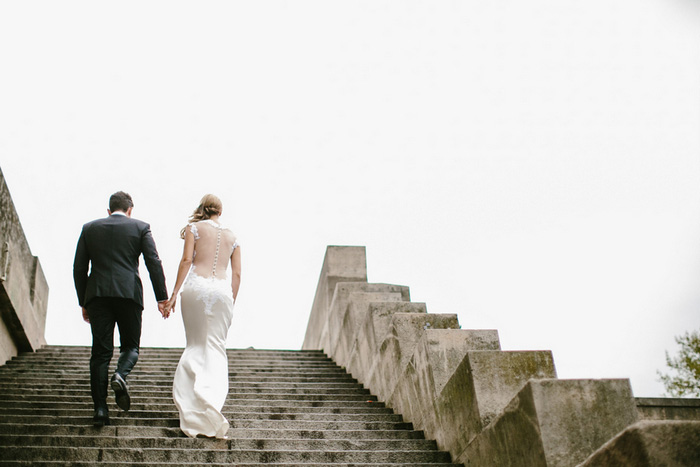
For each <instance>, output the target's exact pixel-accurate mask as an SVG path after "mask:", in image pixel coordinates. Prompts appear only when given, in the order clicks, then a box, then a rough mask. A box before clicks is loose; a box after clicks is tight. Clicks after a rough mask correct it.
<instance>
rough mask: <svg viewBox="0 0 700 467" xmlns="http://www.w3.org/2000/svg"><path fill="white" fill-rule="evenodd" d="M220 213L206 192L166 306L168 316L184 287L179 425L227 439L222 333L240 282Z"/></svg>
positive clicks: (237, 255) (186, 234) (176, 389)
mask: <svg viewBox="0 0 700 467" xmlns="http://www.w3.org/2000/svg"><path fill="white" fill-rule="evenodd" d="M221 212H222V204H221V200H219V198H217V197H216V196H214V195H205V196H204V197H203V198H202V201H201V202H200V204H199V206H198V207H197V209H195V211H194V213H193V214H192V217H191V218H190V220H189V223H188V224H187V226H186V227H185V228H183V229H182V231H181V232H180V236H181V237H182V238H183V239H184V240H185V247H184V251H183V253H182V259H181V260H180V265H179V267H178V270H177V280H176V281H175V288H174V289H173V294H172V296H171V297H170V300H168V302H167V304H166V313H167V314H168V315H169V314H170V312H171V311H172V309H173V307H174V306H175V302H176V301H177V293H178V292H179V291H180V288H182V294H181V295H180V296H181V297H182V303H181V305H180V306H181V309H182V321H183V322H184V324H185V335H186V337H187V346H186V347H185V351H184V352H183V353H182V357H180V363H178V365H177V370H175V379H174V381H173V399H174V400H175V405H176V406H177V409H178V411H179V412H180V429H181V430H182V431H183V432H184V433H185V434H186V435H187V436H189V437H192V438H194V437H196V436H198V435H201V436H207V437H216V438H225V437H226V432H227V431H228V428H229V423H228V421H227V420H226V418H225V417H224V416H223V414H222V413H221V409H222V407H223V406H224V402H225V400H226V395H227V394H228V359H227V357H226V335H227V334H228V329H229V327H230V326H231V319H232V316H233V303H234V301H235V300H236V296H237V295H238V288H239V286H240V283H241V248H240V246H238V242H237V241H236V237H235V236H234V235H233V232H231V230H229V229H228V228H226V227H223V226H222V225H221V224H220V223H219V216H221ZM229 263H230V264H231V270H232V274H231V278H230V279H229V278H228V275H227V270H228V265H229ZM166 317H167V315H166Z"/></svg>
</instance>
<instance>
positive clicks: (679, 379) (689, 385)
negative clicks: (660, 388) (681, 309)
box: [658, 331, 700, 397]
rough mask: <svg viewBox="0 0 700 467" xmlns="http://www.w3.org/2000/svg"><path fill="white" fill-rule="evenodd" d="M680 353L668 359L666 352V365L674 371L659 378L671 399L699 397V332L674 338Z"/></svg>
mask: <svg viewBox="0 0 700 467" xmlns="http://www.w3.org/2000/svg"><path fill="white" fill-rule="evenodd" d="M675 339H676V343H677V344H678V345H680V347H681V348H680V352H679V353H678V355H677V356H675V357H673V358H672V357H670V356H669V355H668V352H666V365H667V366H668V367H669V368H670V369H671V370H674V372H672V373H671V374H667V375H664V374H662V373H661V372H658V373H659V377H660V379H661V382H662V383H663V384H664V386H665V387H666V393H667V394H668V395H670V396H672V397H684V396H685V397H700V331H694V332H686V333H685V334H684V335H682V336H676V338H675Z"/></svg>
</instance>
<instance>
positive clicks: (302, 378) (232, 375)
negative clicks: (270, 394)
mask: <svg viewBox="0 0 700 467" xmlns="http://www.w3.org/2000/svg"><path fill="white" fill-rule="evenodd" d="M2 368H4V367H2ZM2 368H0V381H2V380H6V379H11V378H16V379H22V378H39V379H51V378H72V379H76V380H86V379H87V380H89V376H88V375H87V374H86V368H76V369H72V370H65V369H63V370H55V369H42V370H41V373H37V371H36V370H25V369H24V368H22V369H21V370H20V369H18V370H17V371H11V372H10V371H2ZM109 373H110V374H111V373H114V370H112V371H110V372H109ZM174 376H175V371H174V370H173V371H160V372H156V371H151V372H148V373H146V372H143V371H141V369H140V368H137V369H136V370H134V372H132V373H131V374H130V375H129V380H132V381H134V380H136V381H140V380H153V381H158V380H168V381H172V380H173V377H174ZM228 376H229V379H230V380H234V379H235V380H237V381H248V380H250V381H280V382H282V381H290V382H324V381H328V382H334V381H339V382H357V380H356V379H355V378H353V377H352V376H350V375H349V374H347V373H346V372H344V371H342V370H337V371H323V372H305V373H303V374H299V372H280V371H274V372H273V371H267V370H264V371H262V370H261V371H237V372H229V374H228Z"/></svg>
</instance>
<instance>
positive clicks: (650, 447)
mask: <svg viewBox="0 0 700 467" xmlns="http://www.w3.org/2000/svg"><path fill="white" fill-rule="evenodd" d="M698 465H700V422H698V421H641V422H638V423H636V424H634V425H632V426H630V427H628V428H627V429H626V430H624V431H623V432H622V433H620V434H619V435H618V436H616V437H615V438H613V439H612V440H611V441H609V442H608V443H606V444H605V445H604V446H603V447H601V448H600V449H599V450H598V451H596V452H595V453H594V454H593V455H592V456H591V457H589V458H588V459H586V461H585V462H583V463H581V464H580V465H579V467H610V466H615V467H659V466H668V467H671V466H673V467H697V466H698Z"/></svg>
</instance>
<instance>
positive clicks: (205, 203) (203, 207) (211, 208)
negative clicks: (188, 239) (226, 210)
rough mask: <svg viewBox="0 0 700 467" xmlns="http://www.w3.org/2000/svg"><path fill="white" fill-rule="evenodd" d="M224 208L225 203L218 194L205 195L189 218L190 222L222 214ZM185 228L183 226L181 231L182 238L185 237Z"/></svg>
mask: <svg viewBox="0 0 700 467" xmlns="http://www.w3.org/2000/svg"><path fill="white" fill-rule="evenodd" d="M222 210H223V205H222V204H221V200H220V199H219V197H218V196H215V195H211V194H210V195H204V197H203V198H202V200H201V201H200V202H199V206H197V209H195V210H194V212H193V213H192V215H191V216H190V218H189V220H188V224H191V223H193V222H199V221H203V220H207V219H209V218H210V217H211V216H220V215H221V211H222ZM185 229H186V227H183V228H182V230H181V231H180V238H185Z"/></svg>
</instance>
